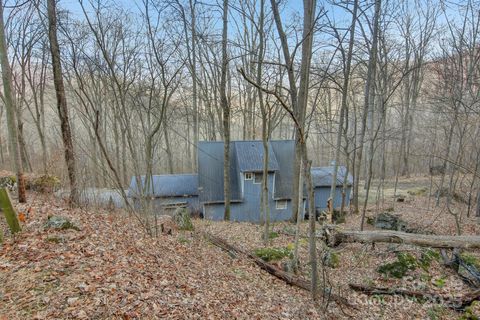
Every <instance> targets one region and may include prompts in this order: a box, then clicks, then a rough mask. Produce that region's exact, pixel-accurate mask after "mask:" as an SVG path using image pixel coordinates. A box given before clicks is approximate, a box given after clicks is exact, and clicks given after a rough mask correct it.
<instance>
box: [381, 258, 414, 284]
mask: <svg viewBox="0 0 480 320" xmlns="http://www.w3.org/2000/svg"><path fill="white" fill-rule="evenodd" d="M417 266H418V261H417V259H416V258H415V257H414V256H413V255H412V254H410V253H404V252H399V253H397V261H394V262H392V263H387V264H384V265H381V266H380V267H379V268H378V269H377V271H378V272H379V273H381V274H384V275H386V276H388V277H394V278H398V279H401V278H403V277H404V276H405V275H406V274H407V272H409V271H413V270H415V269H416V268H417Z"/></svg>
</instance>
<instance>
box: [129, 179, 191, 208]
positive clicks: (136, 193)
mask: <svg viewBox="0 0 480 320" xmlns="http://www.w3.org/2000/svg"><path fill="white" fill-rule="evenodd" d="M138 180H139V181H140V186H138V183H137V181H138ZM142 191H143V196H144V197H153V208H154V210H155V212H156V213H159V214H172V213H173V211H175V209H177V208H179V207H180V208H189V209H190V210H192V212H199V211H200V204H199V202H198V175H197V174H169V175H154V176H152V183H151V184H150V187H149V188H145V176H139V177H138V176H134V177H132V180H131V182H130V187H129V189H128V196H129V197H130V198H131V199H132V202H133V206H134V208H135V209H137V210H140V209H141V202H140V199H141V195H142Z"/></svg>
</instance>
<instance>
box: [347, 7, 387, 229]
mask: <svg viewBox="0 0 480 320" xmlns="http://www.w3.org/2000/svg"><path fill="white" fill-rule="evenodd" d="M380 8H381V0H376V1H375V18H374V22H373V35H372V48H371V50H370V58H369V61H368V70H367V82H366V84H365V108H364V111H363V112H364V114H363V118H362V128H361V131H360V146H359V150H358V154H357V156H358V159H357V161H358V164H357V177H355V181H354V182H355V184H354V197H355V200H354V205H355V211H356V212H358V191H359V184H360V179H358V175H359V174H360V170H361V167H362V156H363V147H364V139H365V131H366V121H367V115H368V113H369V112H370V110H369V109H370V108H372V107H373V103H374V101H372V100H373V95H372V94H371V90H372V88H374V86H375V69H376V64H377V44H378V24H379V19H380ZM372 111H373V110H372ZM371 130H373V127H372V128H371ZM371 152H373V150H371ZM367 200H368V199H366V200H365V201H367ZM364 220H365V217H364V215H362V222H361V226H360V228H361V229H363V224H364Z"/></svg>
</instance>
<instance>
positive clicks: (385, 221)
mask: <svg viewBox="0 0 480 320" xmlns="http://www.w3.org/2000/svg"><path fill="white" fill-rule="evenodd" d="M375 228H378V229H383V230H395V231H407V229H408V227H407V223H406V222H405V221H403V220H402V219H400V217H399V216H398V215H394V214H391V213H388V212H383V213H380V214H379V215H378V216H377V217H376V218H375Z"/></svg>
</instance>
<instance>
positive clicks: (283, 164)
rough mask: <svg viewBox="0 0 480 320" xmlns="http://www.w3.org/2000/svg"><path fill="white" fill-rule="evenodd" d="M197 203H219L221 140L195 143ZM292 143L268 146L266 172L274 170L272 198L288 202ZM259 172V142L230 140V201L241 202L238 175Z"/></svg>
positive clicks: (221, 159)
mask: <svg viewBox="0 0 480 320" xmlns="http://www.w3.org/2000/svg"><path fill="white" fill-rule="evenodd" d="M197 155H198V172H199V175H198V186H199V198H200V199H199V200H200V202H206V203H212V202H213V203H215V202H218V203H223V201H224V193H223V141H218V142H216V141H201V142H199V143H198V151H197ZM294 156H295V141H293V140H279V141H270V143H269V162H268V163H269V164H268V170H269V171H275V187H274V189H275V190H274V198H275V199H291V197H292V191H293V188H292V183H291V181H292V177H293V163H294ZM262 170H263V144H262V141H260V140H256V141H232V142H231V143H230V192H231V199H232V202H236V201H242V200H243V199H242V192H241V181H240V173H241V172H258V171H262Z"/></svg>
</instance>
